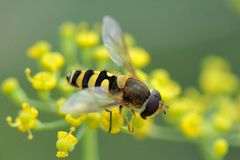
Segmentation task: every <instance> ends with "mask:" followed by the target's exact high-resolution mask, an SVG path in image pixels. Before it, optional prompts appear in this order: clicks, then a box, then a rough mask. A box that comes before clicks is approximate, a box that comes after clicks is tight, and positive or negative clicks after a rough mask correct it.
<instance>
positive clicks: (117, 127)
mask: <svg viewBox="0 0 240 160" xmlns="http://www.w3.org/2000/svg"><path fill="white" fill-rule="evenodd" d="M111 111H112V121H111V122H112V128H111V132H110V133H112V134H117V133H119V132H120V131H121V128H122V126H123V117H122V116H121V115H120V113H119V109H118V108H113V109H112V110H111ZM101 123H102V125H103V128H104V129H105V131H107V132H109V129H110V112H108V111H103V112H102V113H101Z"/></svg>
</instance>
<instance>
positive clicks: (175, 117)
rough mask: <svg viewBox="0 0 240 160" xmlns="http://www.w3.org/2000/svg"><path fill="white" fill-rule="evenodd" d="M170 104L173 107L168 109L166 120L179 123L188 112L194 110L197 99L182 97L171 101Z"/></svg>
mask: <svg viewBox="0 0 240 160" xmlns="http://www.w3.org/2000/svg"><path fill="white" fill-rule="evenodd" d="M169 106H172V107H170V109H169V110H168V111H167V116H166V120H167V121H168V122H169V123H171V124H178V123H180V121H181V118H182V117H183V116H184V115H185V114H186V113H188V112H189V111H193V109H194V108H193V107H194V106H195V101H194V102H193V101H192V100H191V99H189V98H188V97H181V98H177V99H174V100H172V101H170V103H169Z"/></svg>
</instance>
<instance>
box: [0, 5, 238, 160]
mask: <svg viewBox="0 0 240 160" xmlns="http://www.w3.org/2000/svg"><path fill="white" fill-rule="evenodd" d="M106 14H108V15H111V16H113V17H115V18H116V19H117V20H118V21H119V22H120V23H121V25H122V27H123V28H124V30H125V31H127V32H129V33H131V34H132V35H133V36H134V37H135V38H136V39H137V42H138V44H139V45H140V46H142V47H144V48H145V49H146V50H147V51H149V52H150V53H151V55H152V57H153V59H152V64H151V65H150V67H151V68H154V67H155V68H156V67H162V68H165V69H167V70H168V71H169V72H170V74H171V76H172V77H173V78H174V79H175V80H177V81H178V82H179V83H180V84H181V86H190V85H196V84H197V76H198V73H199V64H200V61H201V60H202V59H203V58H204V57H205V56H206V55H208V54H216V55H222V56H224V57H226V58H227V59H228V60H229V61H230V62H231V63H232V65H233V69H234V71H235V72H236V73H238V74H240V70H239V58H240V47H239V45H240V43H239V42H240V27H239V26H240V15H237V14H236V13H235V12H234V11H232V10H231V7H230V6H229V4H228V1H227V0H226V1H221V0H182V1H179V0H148V1H147V0H145V1H144V0H119V1H117V0H115V1H114V0H96V1H94V0H41V1H33V0H21V1H16V0H15V1H7V0H0V81H2V80H3V79H4V78H5V77H9V76H16V77H19V79H20V82H21V84H23V85H25V86H26V84H27V83H26V81H25V76H24V68H25V67H27V66H31V67H32V66H33V64H34V63H33V62H32V61H30V60H29V59H28V58H27V57H26V56H25V55H26V54H25V53H26V49H27V48H28V47H29V46H31V45H32V44H33V43H34V42H35V41H37V40H47V41H50V42H51V43H52V44H53V46H54V47H53V48H54V50H57V49H58V47H59V46H58V35H57V31H58V27H59V26H60V25H61V24H62V23H63V22H66V21H73V22H80V21H81V20H87V21H89V22H90V23H93V22H96V21H101V18H102V17H103V16H104V15H106ZM28 88H29V87H28ZM0 102H1V104H0V160H5V159H10V160H15V159H17V160H43V159H44V160H52V159H56V158H55V153H56V148H55V142H56V131H51V132H49V131H47V132H40V133H34V136H35V138H34V140H33V141H28V140H27V139H26V134H20V133H19V132H18V131H17V130H16V129H12V128H10V127H8V126H7V125H6V123H5V117H6V116H7V115H16V111H17V108H16V106H14V105H13V104H12V103H11V102H10V101H9V100H7V99H6V98H5V97H4V96H3V95H1V96H0ZM99 136H100V140H99V148H100V157H101V160H112V159H115V160H121V159H126V160H127V159H129V160H130V159H138V160H145V159H149V160H150V159H151V160H155V159H178V160H180V159H193V158H192V157H193V156H194V159H199V160H200V159H202V158H201V156H200V153H199V152H198V150H197V148H195V146H193V145H190V144H179V143H173V142H167V141H155V140H143V141H136V140H134V139H133V138H132V137H130V136H127V135H124V134H120V135H118V136H112V135H108V134H106V133H103V132H100V133H99ZM79 157H81V147H77V149H76V150H75V151H74V152H73V153H71V156H70V157H69V158H68V159H75V160H76V159H80V158H79ZM226 159H229V160H230V159H240V152H239V148H231V149H230V152H229V154H228V156H227V157H226Z"/></svg>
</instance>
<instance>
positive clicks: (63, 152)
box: [56, 127, 77, 158]
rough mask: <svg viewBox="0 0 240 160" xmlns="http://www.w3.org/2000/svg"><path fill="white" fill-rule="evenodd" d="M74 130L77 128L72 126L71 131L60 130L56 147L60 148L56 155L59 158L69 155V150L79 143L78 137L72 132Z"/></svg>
mask: <svg viewBox="0 0 240 160" xmlns="http://www.w3.org/2000/svg"><path fill="white" fill-rule="evenodd" d="M74 131H75V128H74V127H72V128H71V129H70V132H69V133H67V132H65V131H59V132H58V140H57V142H56V147H57V149H58V151H57V154H56V156H57V157H58V158H64V157H67V156H68V152H69V151H71V150H72V149H73V148H74V146H75V145H76V144H77V138H76V137H75V136H74V135H73V134H72V132H74Z"/></svg>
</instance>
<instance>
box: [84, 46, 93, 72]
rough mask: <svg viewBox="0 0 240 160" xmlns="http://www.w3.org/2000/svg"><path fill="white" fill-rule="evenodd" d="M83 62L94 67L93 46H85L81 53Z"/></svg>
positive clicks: (89, 66) (86, 65)
mask: <svg viewBox="0 0 240 160" xmlns="http://www.w3.org/2000/svg"><path fill="white" fill-rule="evenodd" d="M81 60H82V61H81V63H82V64H83V66H84V67H87V68H92V66H93V64H92V49H91V48H83V49H82V53H81Z"/></svg>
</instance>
